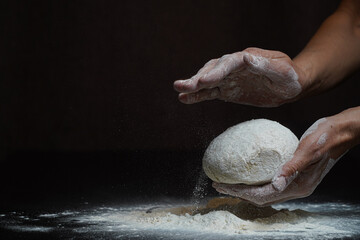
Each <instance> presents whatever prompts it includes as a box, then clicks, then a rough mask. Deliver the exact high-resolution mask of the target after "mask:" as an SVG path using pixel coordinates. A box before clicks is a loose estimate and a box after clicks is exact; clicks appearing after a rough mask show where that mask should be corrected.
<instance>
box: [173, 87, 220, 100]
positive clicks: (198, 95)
mask: <svg viewBox="0 0 360 240" xmlns="http://www.w3.org/2000/svg"><path fill="white" fill-rule="evenodd" d="M219 96H220V90H219V88H213V89H202V90H200V91H198V92H195V93H180V94H179V100H180V102H182V103H185V104H193V103H198V102H203V101H206V100H213V99H216V98H218V97H219Z"/></svg>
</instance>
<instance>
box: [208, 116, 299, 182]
mask: <svg viewBox="0 0 360 240" xmlns="http://www.w3.org/2000/svg"><path fill="white" fill-rule="evenodd" d="M298 142H299V140H298V139H297V137H296V136H295V135H294V134H293V133H292V132H291V131H290V130H289V129H287V128H286V127H284V126H282V125H281V124H279V123H277V122H275V121H271V120H267V119H257V120H251V121H247V122H243V123H240V124H238V125H236V126H233V127H231V128H229V129H227V130H226V131H225V132H224V133H222V134H220V135H219V136H218V137H217V138H215V139H214V140H213V141H212V142H211V143H210V145H209V147H208V148H207V149H206V152H205V154H204V158H203V169H204V171H205V173H206V175H207V176H208V177H209V178H210V179H211V180H213V181H215V182H219V183H228V184H238V183H244V184H249V185H256V184H262V183H266V182H270V181H271V180H272V178H273V177H274V176H275V174H276V173H277V171H278V169H279V167H280V166H281V165H282V164H284V163H285V162H287V161H289V160H291V158H292V156H293V153H294V152H295V150H296V148H297V145H298Z"/></svg>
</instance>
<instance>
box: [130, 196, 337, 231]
mask: <svg viewBox="0 0 360 240" xmlns="http://www.w3.org/2000/svg"><path fill="white" fill-rule="evenodd" d="M315 217H316V215H315V214H311V213H309V212H306V211H302V210H293V211H290V210H287V209H282V210H276V209H274V208H272V207H264V208H260V207H255V206H253V205H251V204H249V203H245V202H243V201H241V200H238V199H235V198H215V199H212V200H210V201H209V203H208V204H207V205H206V206H205V207H203V208H202V209H200V210H199V211H198V212H197V213H196V212H195V213H193V214H192V207H178V208H170V209H160V210H157V211H155V212H152V213H150V214H147V213H138V215H137V218H136V221H137V222H138V223H139V224H141V225H142V226H143V227H146V228H154V229H163V230H165V229H166V230H179V229H182V230H187V231H202V232H213V233H226V234H256V233H257V232H262V233H264V232H271V231H282V230H283V231H286V230H288V229H291V231H296V230H301V231H303V230H304V229H316V228H319V226H318V224H317V222H316V220H314V218H315ZM321 227H322V229H321V230H320V229H319V231H327V230H330V229H331V228H330V227H329V228H328V229H327V227H326V226H321ZM332 231H333V230H332Z"/></svg>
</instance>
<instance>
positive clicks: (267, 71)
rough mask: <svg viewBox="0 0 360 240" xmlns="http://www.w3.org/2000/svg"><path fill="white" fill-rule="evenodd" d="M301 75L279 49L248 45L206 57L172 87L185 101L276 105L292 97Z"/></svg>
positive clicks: (187, 102) (288, 100)
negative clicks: (236, 50)
mask: <svg viewBox="0 0 360 240" xmlns="http://www.w3.org/2000/svg"><path fill="white" fill-rule="evenodd" d="M304 75H305V74H304V73H303V72H302V71H301V70H300V69H299V68H298V67H297V66H295V64H294V62H293V61H292V60H291V59H290V58H289V57H288V56H287V55H286V54H284V53H282V52H278V51H270V50H263V49H259V48H248V49H246V50H244V51H242V52H236V53H233V54H229V55H224V56H223V57H221V58H219V59H213V60H211V61H209V62H208V63H206V64H205V66H204V67H203V68H201V69H200V70H199V71H198V73H197V74H196V75H195V76H193V77H191V78H190V79H186V80H178V81H175V83H174V88H175V90H177V91H178V92H180V94H179V100H180V101H181V102H183V103H186V104H192V103H197V102H201V101H205V100H211V99H220V100H224V101H228V102H234V103H240V104H246V105H253V106H260V107H275V106H279V105H281V104H283V103H286V102H290V101H293V100H295V97H297V96H298V95H299V94H300V92H301V91H302V85H301V83H302V82H303V81H304V79H306V78H305V76H304Z"/></svg>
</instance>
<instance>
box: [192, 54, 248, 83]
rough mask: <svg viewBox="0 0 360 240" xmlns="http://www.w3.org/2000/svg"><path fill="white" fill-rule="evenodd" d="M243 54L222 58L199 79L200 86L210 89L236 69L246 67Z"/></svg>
mask: <svg viewBox="0 0 360 240" xmlns="http://www.w3.org/2000/svg"><path fill="white" fill-rule="evenodd" d="M242 56H243V53H242V52H237V53H233V54H228V55H224V56H222V57H221V58H220V59H219V60H218V61H217V62H216V64H215V66H214V67H213V68H212V69H211V70H210V71H209V72H208V73H207V74H205V75H204V76H202V77H200V79H199V86H201V87H202V88H209V87H214V86H217V84H218V83H219V82H220V81H221V80H222V79H224V78H225V77H226V76H227V75H229V74H230V73H231V72H232V71H234V70H235V69H238V68H241V67H242V66H244V61H243V57H242Z"/></svg>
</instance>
